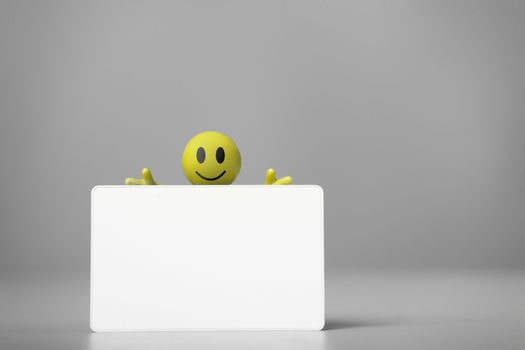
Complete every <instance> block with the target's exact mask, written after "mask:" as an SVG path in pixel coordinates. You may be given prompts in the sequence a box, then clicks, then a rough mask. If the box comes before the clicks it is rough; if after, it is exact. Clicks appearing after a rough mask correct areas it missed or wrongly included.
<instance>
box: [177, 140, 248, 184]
mask: <svg viewBox="0 0 525 350" xmlns="http://www.w3.org/2000/svg"><path fill="white" fill-rule="evenodd" d="M182 170H183V171H184V174H185V175H186V177H187V178H188V180H189V181H190V182H191V183H192V184H194V185H229V184H231V183H232V182H233V181H234V180H235V178H236V177H237V175H238V174H239V171H240V170H241V154H240V152H239V149H238V148H237V145H236V144H235V142H233V140H232V139H230V138H229V137H228V136H226V135H225V134H223V133H220V132H216V131H205V132H202V133H200V134H197V135H195V136H193V138H192V139H191V140H190V141H188V143H187V144H186V148H185V149H184V152H183V153H182Z"/></svg>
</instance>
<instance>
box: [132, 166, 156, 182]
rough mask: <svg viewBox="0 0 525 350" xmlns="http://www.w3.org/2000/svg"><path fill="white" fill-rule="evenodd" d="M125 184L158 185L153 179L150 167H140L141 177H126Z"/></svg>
mask: <svg viewBox="0 0 525 350" xmlns="http://www.w3.org/2000/svg"><path fill="white" fill-rule="evenodd" d="M125 183H126V185H158V183H157V182H156V181H155V179H153V175H151V170H150V168H143V169H142V179H135V178H133V177H128V178H127V179H126V180H125Z"/></svg>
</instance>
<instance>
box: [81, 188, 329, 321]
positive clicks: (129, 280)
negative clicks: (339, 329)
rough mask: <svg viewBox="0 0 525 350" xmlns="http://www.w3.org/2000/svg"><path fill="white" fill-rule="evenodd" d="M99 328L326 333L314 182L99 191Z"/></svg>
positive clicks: (95, 207) (94, 284)
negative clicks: (316, 330) (308, 183)
mask: <svg viewBox="0 0 525 350" xmlns="http://www.w3.org/2000/svg"><path fill="white" fill-rule="evenodd" d="M91 230H92V232H91V235H92V241H91V245H92V246H91V328H92V329H93V330H94V331H133V330H137V331H140V330H177V329H180V330H187V329H296V330H298V329H311V330H314V329H321V328H322V327H323V325H324V263H323V261H324V256H323V192H322V189H321V188H320V187H318V186H97V187H95V188H94V189H93V191H92V229H91Z"/></svg>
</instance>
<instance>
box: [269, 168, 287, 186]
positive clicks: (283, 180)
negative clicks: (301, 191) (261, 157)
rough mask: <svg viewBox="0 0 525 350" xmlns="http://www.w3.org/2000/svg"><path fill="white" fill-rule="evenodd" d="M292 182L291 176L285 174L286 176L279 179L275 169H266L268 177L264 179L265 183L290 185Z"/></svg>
mask: <svg viewBox="0 0 525 350" xmlns="http://www.w3.org/2000/svg"><path fill="white" fill-rule="evenodd" d="M291 183H292V177H291V176H285V177H281V178H280V179H277V177H276V176H275V170H274V169H268V170H267V171H266V178H265V179H264V184H265V185H290V184H291Z"/></svg>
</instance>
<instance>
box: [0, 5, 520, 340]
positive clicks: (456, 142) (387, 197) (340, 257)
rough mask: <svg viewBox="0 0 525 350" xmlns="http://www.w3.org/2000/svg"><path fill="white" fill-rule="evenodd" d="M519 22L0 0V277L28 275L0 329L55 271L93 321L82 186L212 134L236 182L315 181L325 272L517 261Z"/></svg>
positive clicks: (173, 169) (414, 9)
mask: <svg viewBox="0 0 525 350" xmlns="http://www.w3.org/2000/svg"><path fill="white" fill-rule="evenodd" d="M524 23H525V2H522V1H497V2H496V1H402V0H398V1H387V0H368V1H357V0H355V1H310V0H308V1H289V0H286V1H285V0H283V1H276V0H270V1H240V0H239V1H230V0H222V1H65V0H64V1H45V2H40V1H0V164H1V171H2V178H1V179H2V181H0V198H1V201H0V277H1V278H4V279H6V278H13V279H15V280H16V279H17V278H19V279H20V278H21V279H22V282H20V283H22V284H21V285H17V284H16V283H14V282H9V283H7V282H6V283H4V284H3V285H4V290H3V292H2V293H3V294H0V298H3V299H2V300H3V302H4V304H5V305H15V306H16V305H18V304H20V305H19V306H20V308H19V309H16V307H15V306H13V307H15V309H13V315H12V318H11V319H5V320H4V322H3V323H0V325H2V324H3V325H4V326H5V327H7V328H10V327H11V328H13V327H14V328H16V327H22V328H23V329H26V328H27V329H34V328H35V327H36V328H38V322H37V323H36V324H35V323H31V322H32V321H31V322H30V321H28V320H33V319H35V320H37V319H39V317H40V316H38V314H37V315H36V316H35V315H32V316H27V318H24V317H25V316H24V317H22V316H20V317H21V318H20V319H19V323H16V322H15V321H13V320H16V319H17V318H16V316H15V315H23V312H22V311H21V310H26V309H24V307H23V306H24V305H25V307H27V308H30V306H28V305H32V304H31V303H30V302H29V301H28V300H31V301H32V302H33V303H36V304H35V305H37V306H38V305H41V304H42V303H46V304H48V305H53V302H51V301H49V300H47V299H45V298H42V297H41V294H39V292H34V293H35V294H34V295H33V294H27V293H26V294H24V293H23V292H20V291H29V290H32V289H33V290H36V291H39V290H41V289H38V288H39V287H35V286H38V284H36V285H33V284H32V283H33V282H34V281H36V280H37V279H38V278H44V280H47V278H48V277H45V276H53V278H57V280H56V281H58V282H56V283H55V282H53V284H52V285H54V286H60V287H56V288H58V290H59V291H60V292H59V294H58V295H59V296H60V297H57V298H59V299H60V300H66V301H69V304H65V305H66V306H64V305H62V304H61V305H62V306H63V307H67V308H71V309H72V310H74V312H76V314H75V315H78V316H75V317H77V318H75V319H74V320H76V321H78V323H74V322H73V323H71V322H69V321H68V324H78V329H80V330H81V332H86V329H87V302H88V297H87V286H88V274H89V217H90V213H89V202H90V189H91V187H93V186H94V185H100V184H122V183H123V180H124V178H125V177H128V176H138V175H139V172H140V169H141V167H144V166H148V167H151V168H152V169H153V174H154V175H155V176H156V177H157V179H158V180H159V181H160V182H162V183H164V184H186V183H187V180H186V179H185V178H184V175H183V173H182V170H181V168H180V156H181V153H182V150H183V148H184V145H185V143H186V142H187V140H188V139H189V138H190V137H191V136H193V135H194V134H195V133H197V132H200V131H203V130H209V129H212V130H218V131H223V132H225V133H227V134H229V135H230V136H231V137H232V138H233V139H234V140H235V141H236V142H237V143H238V145H239V147H240V150H241V153H242V157H243V168H242V170H241V175H240V176H239V178H238V180H237V182H236V183H238V184H253V183H262V181H263V179H264V173H265V170H266V169H267V168H268V167H275V168H276V170H277V173H278V175H282V176H284V175H292V176H293V177H294V179H295V182H296V183H299V184H319V185H321V186H322V187H323V188H324V189H325V198H326V214H325V215H326V218H325V220H326V262H327V274H328V275H330V274H331V273H336V272H338V273H342V274H343V276H346V275H344V274H345V273H350V271H353V270H360V271H376V270H384V269H397V270H398V271H408V270H418V271H436V270H440V271H442V270H446V271H460V270H469V271H472V270H477V271H478V272H479V271H481V272H484V271H489V270H497V271H511V270H513V271H518V273H521V272H520V271H522V270H523V269H524V268H525V254H524V247H525V233H524V229H525V216H524V215H523V214H524V213H523V211H524V208H525V185H524V179H525V157H524V156H523V150H524V147H525V138H524V137H523V133H524V132H525V118H524V115H523V111H524V107H525V96H524V91H525V68H524V62H525V39H524V35H523V32H524V31H525V24H524ZM422 273H424V274H425V272H422ZM42 276H44V277H42ZM50 278H51V277H50ZM69 279H71V280H74V281H78V283H76V282H75V283H76V284H74V286H75V287H74V288H73V287H72V288H73V289H72V291H71V292H68V291H69V289H68V287H67V286H66V287H63V285H62V284H60V283H64V282H63V281H65V280H69ZM342 279H343V280H347V278H346V277H342ZM335 280H337V279H335ZM335 280H334V281H335ZM379 280H382V279H381V278H380V279H379ZM452 280H453V281H457V279H452ZM461 280H462V279H461ZM53 281H55V280H53ZM60 281H62V282H60ZM489 281H492V279H489ZM24 283H25V284H24ZM34 283H36V282H34ZM341 283H342V282H341ZM491 283H492V282H490V283H489V284H491ZM337 285H338V284H337V283H335V282H334V283H333V284H330V283H328V290H329V293H328V297H329V299H328V300H327V303H328V310H329V311H330V310H332V309H333V310H336V309H338V307H335V306H334V304H330V303H331V300H336V299H337V298H338V297H336V294H337V293H341V290H344V288H342V287H341V288H336V287H335V286H337ZM406 285H410V283H409V282H407V284H406ZM519 285H520V286H522V284H519ZM16 286H18V287H16ZM43 286H44V287H42V286H41V287H40V288H43V290H44V294H45V291H47V293H48V294H46V295H48V297H49V295H56V293H55V292H56V290H54V289H50V290H47V289H45V288H47V287H45V286H47V284H44V285H43ZM15 287H16V288H15ZM5 288H7V289H5ZM9 288H11V289H9ZM17 288H18V289H17ZM34 288H36V289H34ZM75 288H76V289H75ZM330 288H333V289H330ZM331 290H333V292H330V291H331ZM350 290H352V289H350ZM461 290H463V291H465V290H468V288H467V289H461ZM10 291H11V292H10ZM338 291H339V292H338ZM500 292H501V291H500ZM500 292H498V293H500ZM10 293H11V294H10ZM75 293H77V294H75ZM330 293H332V294H330ZM465 293H466V294H469V293H470V292H465ZM501 293H504V292H501ZM369 294H370V293H366V292H364V291H363V293H362V295H363V296H367V295H369ZM402 294H403V293H402V292H400V295H402ZM21 295H22V296H21ZM330 295H332V299H330ZM337 295H340V294H337ZM503 295H505V294H503ZM10 298H12V299H10ZM17 298H18V299H17ZM20 298H22V299H20ZM23 298H26V299H23ZM38 298H42V300H41V301H40V303H38ZM50 298H51V297H50ZM35 300H36V301H35ZM51 300H55V299H51ZM337 300H338V299H337ZM55 301H56V300H55ZM17 302H18V304H17ZM370 302H371V303H372V304H373V303H375V302H376V301H374V300H371V301H370ZM520 302H522V300H520ZM522 304H523V303H521V304H520V305H522ZM330 305H332V306H330ZM390 305H394V304H390ZM37 306H35V307H36V309H38V307H37ZM331 307H332V309H330V308H331ZM41 310H42V314H45V315H50V314H53V315H55V316H56V322H57V323H56V324H57V326H56V328H57V329H61V327H62V326H60V325H61V323H60V322H62V321H63V320H69V319H68V318H67V317H66V316H64V315H65V314H67V313H65V312H64V315H62V314H60V313H58V314H57V313H56V309H54V310H55V311H54V313H53V311H51V310H48V309H45V308H44V309H41ZM26 311H27V310H26ZM72 312H73V311H72ZM352 312H354V313H355V310H353V311H352ZM467 314H468V313H467ZM57 315H62V316H64V317H65V318H61V317H60V316H57ZM520 315H522V314H520ZM363 317H364V318H365V319H366V317H367V316H366V313H365V314H364V316H363ZM520 317H521V316H520ZM341 319H343V321H344V317H343V318H341ZM507 319H508V318H507ZM343 321H342V323H341V322H340V323H339V325H341V324H342V325H344V324H346V325H351V324H352V323H351V322H350V323H348V322H347V323H344V322H343ZM35 322H36V321H35ZM381 322H382V321H381V320H379V321H378V323H379V324H381ZM520 322H521V321H520ZM15 323H16V324H17V325H15ZM364 323H365V324H366V322H364ZM371 323H374V322H371ZM357 324H362V322H361V323H359V322H357ZM520 324H521V326H520V327H523V324H522V323H520ZM24 325H25V326H24ZM24 327H26V328H24ZM75 327H76V326H75ZM7 328H6V329H7ZM336 328H337V327H336ZM343 328H344V327H343ZM347 328H351V327H347ZM16 329H18V328H16ZM476 332H477V331H476ZM477 333H479V332H477ZM82 334H84V333H82ZM466 334H468V332H466ZM0 336H1V335H0ZM448 336H450V334H449V335H448ZM82 337H84V335H82ZM86 337H87V335H86ZM15 338H16V337H15ZM4 339H6V338H4ZM9 339H10V338H9ZM17 339H18V338H16V339H15V340H13V342H12V343H10V344H11V345H13V344H15V343H16V341H17ZM82 339H84V338H82ZM215 341H216V340H213V341H211V343H213V342H215ZM35 342H36V341H35ZM36 343H38V342H36ZM88 343H89V342H88ZM263 343H264V342H263ZM314 343H315V341H314ZM388 343H389V342H388V341H386V344H388ZM39 344H40V345H42V343H39ZM90 344H91V343H90ZM323 344H324V343H323ZM487 344H491V343H490V342H489V343H487ZM26 345H27V344H26ZM95 345H96V344H95ZM128 345H129V344H128ZM405 345H407V344H405ZM449 345H450V344H449Z"/></svg>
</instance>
